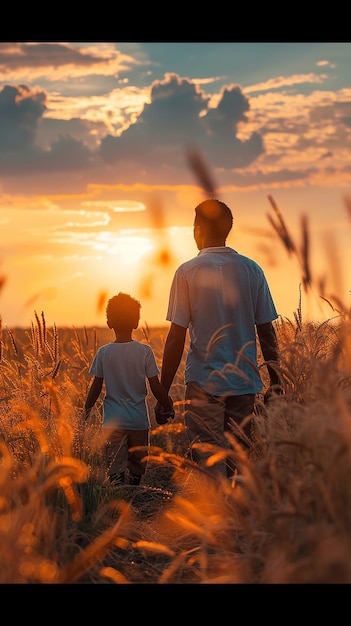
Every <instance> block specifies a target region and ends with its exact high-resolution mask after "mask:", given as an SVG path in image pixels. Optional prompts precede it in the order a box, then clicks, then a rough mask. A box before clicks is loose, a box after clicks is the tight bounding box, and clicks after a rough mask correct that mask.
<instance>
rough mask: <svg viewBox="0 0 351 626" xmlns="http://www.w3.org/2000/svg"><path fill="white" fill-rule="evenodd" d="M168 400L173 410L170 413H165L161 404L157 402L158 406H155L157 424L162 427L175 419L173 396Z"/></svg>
mask: <svg viewBox="0 0 351 626" xmlns="http://www.w3.org/2000/svg"><path fill="white" fill-rule="evenodd" d="M168 400H169V403H170V405H171V410H170V411H165V410H164V408H163V406H162V404H160V403H159V402H157V404H156V406H155V417H156V422H157V423H158V424H159V425H160V426H162V425H163V424H168V422H169V420H170V419H172V420H173V419H174V410H173V400H172V398H171V396H168Z"/></svg>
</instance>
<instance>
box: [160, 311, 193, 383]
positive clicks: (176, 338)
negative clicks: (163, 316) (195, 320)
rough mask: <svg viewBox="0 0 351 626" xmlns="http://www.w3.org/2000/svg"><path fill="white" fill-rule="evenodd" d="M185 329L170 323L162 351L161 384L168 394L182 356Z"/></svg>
mask: <svg viewBox="0 0 351 626" xmlns="http://www.w3.org/2000/svg"><path fill="white" fill-rule="evenodd" d="M186 331H187V329H186V328H183V326H178V324H174V323H173V322H172V324H171V327H170V329H169V331H168V335H167V338H166V342H165V347H164V351H163V359H162V367H161V383H162V384H163V386H164V388H165V389H166V391H167V392H168V391H169V389H170V387H171V385H172V382H173V379H174V377H175V375H176V372H177V369H178V367H179V364H180V360H181V358H182V355H183V350H184V344H185V337H186Z"/></svg>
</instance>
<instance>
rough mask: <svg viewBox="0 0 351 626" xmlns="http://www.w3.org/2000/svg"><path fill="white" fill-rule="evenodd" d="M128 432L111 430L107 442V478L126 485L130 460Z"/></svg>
mask: <svg viewBox="0 0 351 626" xmlns="http://www.w3.org/2000/svg"><path fill="white" fill-rule="evenodd" d="M127 432H128V431H126V430H109V432H108V433H107V438H106V441H105V458H106V470H107V476H108V478H109V480H110V481H111V482H114V483H124V472H125V470H126V467H127V460H128V435H127Z"/></svg>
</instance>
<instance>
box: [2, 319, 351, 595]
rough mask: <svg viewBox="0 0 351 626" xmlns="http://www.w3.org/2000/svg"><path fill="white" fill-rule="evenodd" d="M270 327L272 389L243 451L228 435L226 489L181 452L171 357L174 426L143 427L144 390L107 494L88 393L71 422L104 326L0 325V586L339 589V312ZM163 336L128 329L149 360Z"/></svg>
mask: <svg viewBox="0 0 351 626" xmlns="http://www.w3.org/2000/svg"><path fill="white" fill-rule="evenodd" d="M276 329H277V334H278V339H279V344H280V351H281V364H280V374H281V377H282V380H283V381H284V389H285V394H284V395H283V396H280V397H276V398H275V399H273V400H272V402H271V403H270V404H268V405H265V404H264V403H263V396H260V397H258V400H257V406H256V412H255V416H254V440H253V444H252V447H251V451H250V453H249V455H247V454H246V453H245V452H244V451H243V449H242V448H241V447H240V445H239V444H237V443H236V442H235V439H234V435H233V437H231V442H232V444H233V448H234V450H233V452H232V453H231V454H232V456H233V458H234V459H235V462H236V466H237V468H238V472H237V474H236V476H235V478H234V480H233V482H232V483H230V482H229V481H227V480H224V479H223V480H221V479H219V478H214V477H213V476H211V475H210V474H209V473H208V472H206V471H204V470H200V469H199V468H198V467H197V466H196V465H194V464H193V463H192V461H191V459H190V456H189V449H188V442H187V438H186V433H185V429H184V403H183V395H184V383H183V371H184V361H183V362H182V364H181V367H180V368H179V371H178V374H177V377H176V379H175V381H174V384H173V386H172V389H171V395H172V397H173V399H174V405H175V409H176V417H175V420H174V422H172V423H171V424H168V425H165V426H162V427H161V426H157V424H156V423H155V421H154V416H153V401H152V398H151V397H150V396H149V397H148V402H149V405H150V411H151V416H152V432H151V451H150V457H149V461H148V465H147V470H146V473H145V476H144V478H143V482H142V484H141V485H139V486H137V487H131V486H126V485H124V486H118V487H112V486H110V485H109V484H107V482H106V478H105V471H104V465H103V459H102V454H101V443H102V440H101V430H100V420H101V402H100V403H98V404H97V405H96V407H95V408H94V411H93V412H92V415H91V416H90V418H89V421H88V422H87V423H83V422H82V419H81V418H82V408H83V404H84V400H85V395H86V390H87V387H88V384H89V380H90V377H89V374H88V368H89V366H90V363H91V360H92V357H93V354H94V353H95V351H96V348H97V346H98V345H101V344H102V343H105V342H106V341H110V340H111V335H110V331H109V330H108V329H93V328H92V329H85V328H84V329H75V328H72V329H68V328H64V329H57V328H56V327H55V326H53V327H52V328H48V327H47V325H46V321H45V318H44V315H42V317H41V318H39V317H38V316H36V323H35V324H32V325H31V327H30V328H28V329H14V330H9V329H4V328H1V327H0V377H1V392H0V446H1V450H0V481H1V495H0V536H1V546H2V549H1V557H0V564H1V567H0V583H22V584H23V583H36V584H77V583H80V584H92V583H98V584H133V583H141V584H203V583H206V584H208V583H216V584H228V583H229V584H234V583H248V584H263V583H299V584H303V583H307V584H311V583H324V584H326V583H327V584H329V583H331V584H338V583H351V535H350V528H351V485H350V480H349V477H350V475H351V325H350V319H349V317H348V316H347V315H343V316H340V317H339V318H337V319H336V320H333V321H326V322H324V323H318V324H313V323H307V324H302V323H300V322H299V320H298V319H295V321H294V322H291V321H289V320H283V319H279V320H278V322H277V326H276ZM165 335H166V329H151V330H150V329H148V328H141V329H139V330H138V332H137V333H136V336H137V338H139V339H140V340H142V341H145V342H150V343H151V345H152V346H153V348H154V351H155V354H156V357H157V359H158V361H159V363H160V362H161V358H162V350H163V345H164V340H165ZM184 358H185V355H184ZM260 358H261V357H260ZM260 363H261V367H262V376H263V379H264V380H265V383H266V386H267V377H266V372H265V367H264V365H263V363H262V361H260ZM223 452H224V451H220V450H213V456H212V462H215V461H216V458H217V457H216V454H217V455H218V454H222V453H223Z"/></svg>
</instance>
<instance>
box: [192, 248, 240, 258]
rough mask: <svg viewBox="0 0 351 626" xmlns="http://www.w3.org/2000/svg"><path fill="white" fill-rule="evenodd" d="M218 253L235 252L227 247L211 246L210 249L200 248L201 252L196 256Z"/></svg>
mask: <svg viewBox="0 0 351 626" xmlns="http://www.w3.org/2000/svg"><path fill="white" fill-rule="evenodd" d="M211 252H212V253H218V252H220V253H221V254H223V253H224V254H228V253H231V252H235V253H236V250H234V249H233V248H230V247H229V246H211V247H210V248H202V250H200V251H199V253H198V255H197V256H199V255H200V254H208V253H211Z"/></svg>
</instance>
